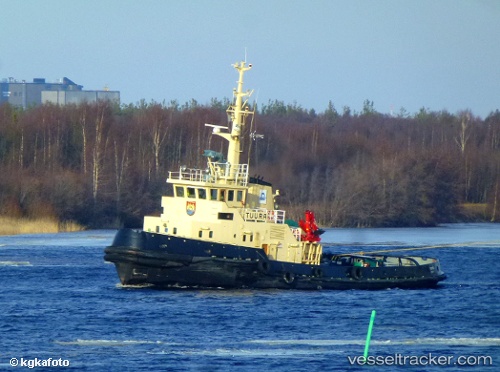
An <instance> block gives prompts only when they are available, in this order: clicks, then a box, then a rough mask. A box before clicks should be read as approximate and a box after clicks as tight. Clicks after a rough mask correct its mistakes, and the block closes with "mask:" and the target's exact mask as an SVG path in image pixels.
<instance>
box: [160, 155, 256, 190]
mask: <svg viewBox="0 0 500 372" xmlns="http://www.w3.org/2000/svg"><path fill="white" fill-rule="evenodd" d="M168 178H169V179H171V180H182V181H191V182H209V183H225V184H230V185H238V186H246V185H247V183H248V164H233V165H231V164H229V163H215V162H211V161H209V162H208V169H206V170H204V169H195V168H185V167H181V168H180V170H179V172H168Z"/></svg>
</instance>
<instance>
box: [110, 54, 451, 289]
mask: <svg viewBox="0 0 500 372" xmlns="http://www.w3.org/2000/svg"><path fill="white" fill-rule="evenodd" d="M233 67H234V68H235V69H236V71H237V72H238V75H239V78H238V81H237V87H236V88H235V89H234V91H233V94H234V101H233V103H232V104H231V105H230V106H229V108H228V109H227V113H228V118H229V123H228V126H222V125H214V124H205V125H206V126H208V127H211V128H212V132H213V134H214V135H217V136H219V137H221V138H222V139H223V140H225V141H227V142H228V146H227V155H226V156H224V155H223V154H221V153H219V152H215V151H212V150H205V152H204V154H203V155H204V157H206V162H207V167H206V168H204V169H188V168H186V167H181V168H180V169H178V170H176V171H172V172H169V174H168V179H167V182H168V183H170V184H171V185H172V188H173V195H172V196H163V197H162V199H161V207H162V213H161V215H160V216H145V217H144V224H143V229H142V230H139V231H138V230H133V229H120V230H119V231H118V232H117V234H116V236H115V238H114V241H113V243H112V244H111V245H110V246H109V247H107V248H106V249H105V256H104V259H105V260H106V261H109V262H112V263H114V264H115V266H116V270H117V272H118V276H119V278H120V281H121V283H122V284H123V285H151V286H154V287H157V288H179V287H181V288H185V287H188V288H192V287H195V288H279V289H385V288H430V287H434V286H436V285H437V283H438V282H440V281H442V280H444V279H445V278H446V275H445V274H444V273H443V272H442V271H441V266H440V264H439V261H438V260H437V259H435V258H429V257H420V256H391V255H382V254H359V253H353V254H333V253H325V252H323V246H322V245H321V243H320V241H321V233H322V232H323V231H322V230H321V229H320V228H319V227H318V226H317V224H316V221H315V217H314V213H313V212H312V211H310V210H306V211H304V217H303V219H300V221H299V223H292V222H290V220H287V219H286V218H287V215H286V212H285V211H284V210H281V209H278V208H277V207H276V198H277V197H278V196H279V191H274V190H273V187H272V185H271V184H270V183H268V182H266V181H264V180H263V179H262V178H260V177H250V176H249V164H244V163H240V154H241V148H240V147H241V139H242V132H243V131H242V129H243V127H244V125H245V122H246V121H247V119H248V117H249V116H252V115H253V114H254V112H253V110H252V109H251V108H250V106H249V104H248V97H249V96H250V95H251V93H252V92H251V91H243V78H244V74H245V73H246V72H247V71H248V70H250V69H251V68H252V65H251V64H247V63H246V62H239V63H235V64H234V65H233Z"/></svg>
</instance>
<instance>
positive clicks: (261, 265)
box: [257, 260, 271, 274]
mask: <svg viewBox="0 0 500 372" xmlns="http://www.w3.org/2000/svg"><path fill="white" fill-rule="evenodd" d="M257 268H258V270H259V271H260V272H261V273H263V274H269V271H271V264H270V263H269V261H265V260H262V261H259V262H258V264H257Z"/></svg>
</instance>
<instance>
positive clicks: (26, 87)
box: [0, 77, 120, 109]
mask: <svg viewBox="0 0 500 372" xmlns="http://www.w3.org/2000/svg"><path fill="white" fill-rule="evenodd" d="M0 92H1V95H0V104H1V103H3V102H8V103H10V104H11V105H13V106H20V107H23V108H24V109H26V108H27V107H31V106H37V105H41V104H44V103H53V104H58V105H66V104H70V103H74V104H79V103H83V102H97V101H99V100H110V101H114V102H116V103H118V104H119V103H120V92H119V91H111V90H83V86H82V85H78V84H76V83H74V82H73V81H71V80H70V79H68V78H67V77H64V78H63V79H61V81H59V82H57V83H47V82H46V81H45V79H43V78H35V79H33V82H32V83H27V82H26V81H25V80H22V81H18V80H16V79H14V78H8V79H3V80H1V81H0Z"/></svg>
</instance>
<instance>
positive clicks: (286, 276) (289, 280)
mask: <svg viewBox="0 0 500 372" xmlns="http://www.w3.org/2000/svg"><path fill="white" fill-rule="evenodd" d="M283 280H284V281H285V283H287V284H292V283H293V281H294V280H295V275H294V274H293V273H290V272H286V273H285V274H283Z"/></svg>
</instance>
